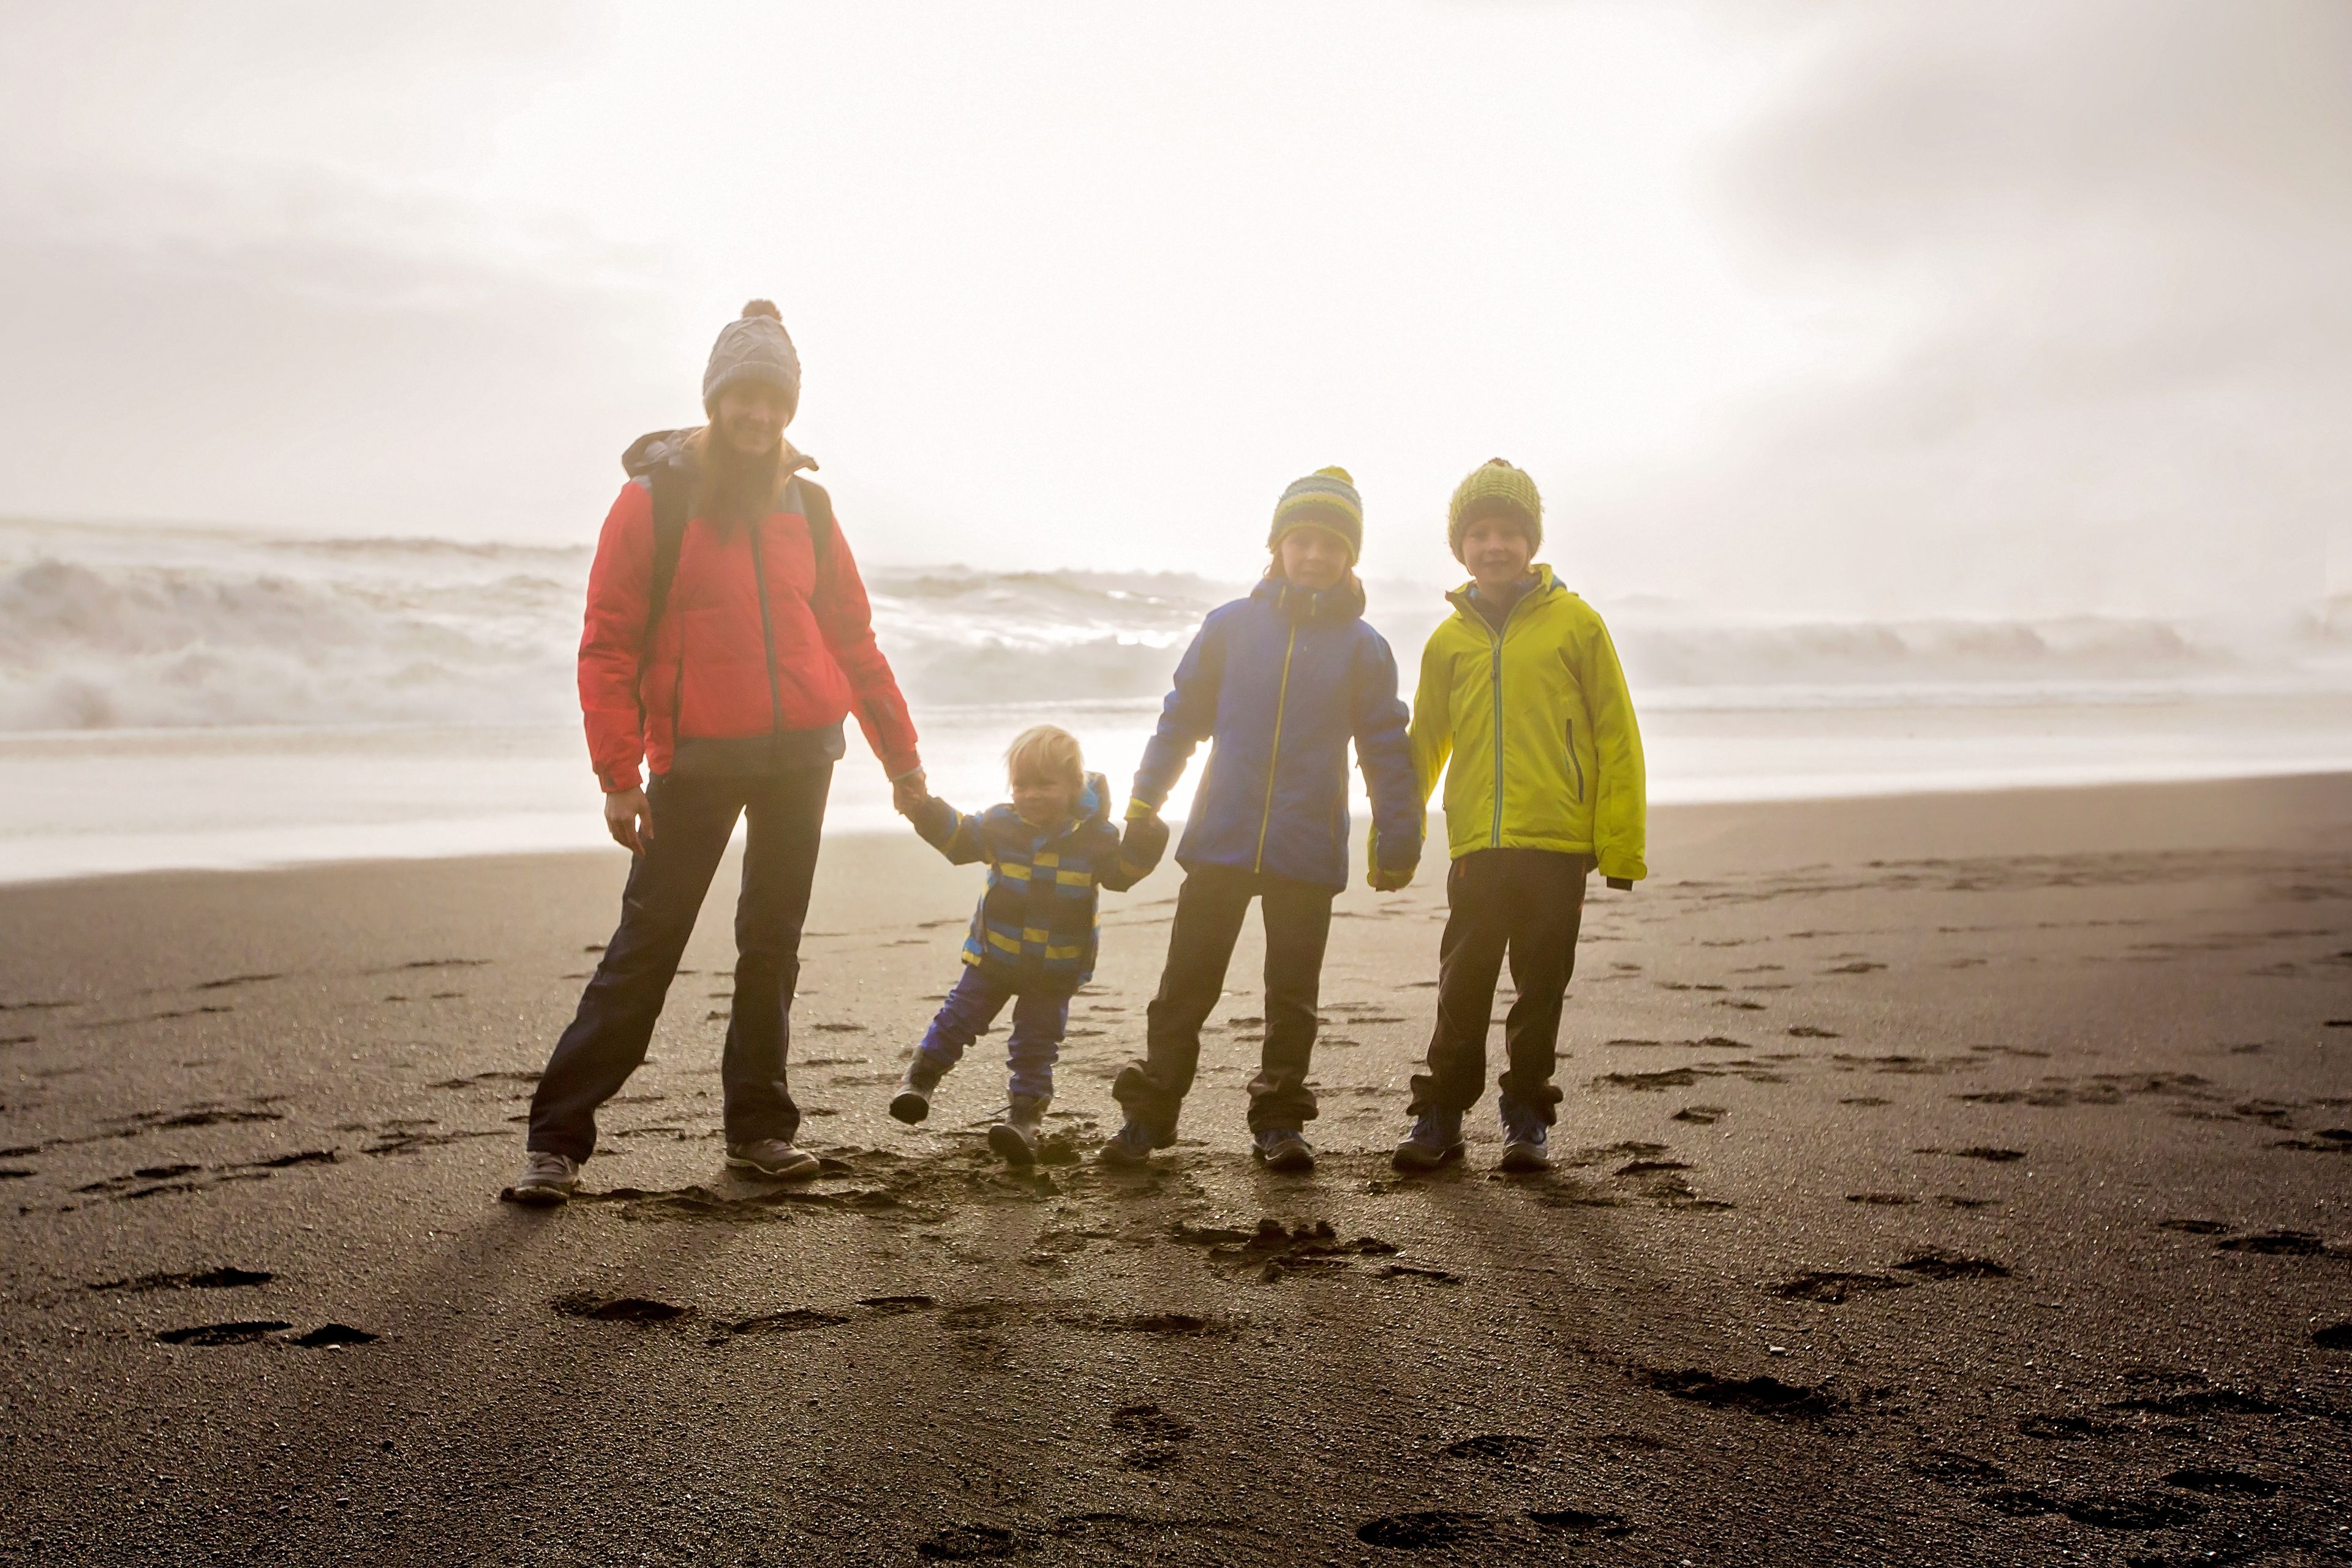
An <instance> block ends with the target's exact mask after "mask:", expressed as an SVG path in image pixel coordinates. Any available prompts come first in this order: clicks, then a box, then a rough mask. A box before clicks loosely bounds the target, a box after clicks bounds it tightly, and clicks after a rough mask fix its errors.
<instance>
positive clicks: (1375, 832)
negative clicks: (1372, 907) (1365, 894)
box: [1364, 822, 1421, 893]
mask: <svg viewBox="0 0 2352 1568" xmlns="http://www.w3.org/2000/svg"><path fill="white" fill-rule="evenodd" d="M1412 852H1413V858H1412V859H1411V860H1409V861H1407V862H1405V864H1403V865H1402V866H1391V865H1387V864H1385V863H1384V861H1383V859H1382V857H1381V825H1380V824H1379V823H1377V822H1375V823H1373V824H1372V826H1371V828H1370V831H1369V832H1367V833H1366V834H1365V835H1364V882H1365V885H1366V886H1368V887H1370V889H1372V891H1374V892H1376V893H1401V892H1402V891H1404V889H1407V888H1409V887H1411V886H1412V873H1413V868H1415V867H1416V866H1418V865H1420V864H1421V843H1420V841H1419V840H1418V839H1415V840H1414V842H1413V845H1412Z"/></svg>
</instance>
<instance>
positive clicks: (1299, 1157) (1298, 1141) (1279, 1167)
mask: <svg viewBox="0 0 2352 1568" xmlns="http://www.w3.org/2000/svg"><path fill="white" fill-rule="evenodd" d="M1250 1152H1251V1153H1253V1154H1255V1155H1256V1156H1257V1157H1258V1158H1259V1159H1260V1160H1261V1161H1263V1162H1265V1168H1266V1169H1267V1170H1269V1171H1289V1172H1298V1171H1311V1170H1313V1169H1314V1168H1315V1150H1314V1148H1313V1146H1312V1145H1310V1144H1309V1143H1308V1142H1307V1139H1306V1137H1305V1136H1304V1135H1303V1134H1302V1133H1300V1131H1298V1129H1297V1128H1296V1127H1262V1128H1260V1129H1259V1130H1258V1131H1256V1132H1255V1133H1254V1134H1252V1135H1251V1138H1250Z"/></svg>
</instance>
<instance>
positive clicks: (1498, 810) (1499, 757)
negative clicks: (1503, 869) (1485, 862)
mask: <svg viewBox="0 0 2352 1568" xmlns="http://www.w3.org/2000/svg"><path fill="white" fill-rule="evenodd" d="M1542 591H1543V584H1541V583H1540V582H1538V584H1536V585H1535V586H1534V587H1532V588H1529V589H1528V591H1527V592H1526V593H1524V594H1522V595H1519V596H1518V598H1517V600H1515V601H1514V602H1513V603H1512V605H1511V607H1510V610H1509V611H1508V612H1507V614H1505V616H1503V624H1502V625H1501V626H1496V625H1495V624H1494V623H1493V622H1492V621H1489V620H1488V619H1487V618H1486V616H1484V615H1481V616H1479V617H1478V624H1479V625H1480V626H1485V627H1486V635H1487V636H1488V637H1491V638H1493V639H1494V647H1493V660H1494V662H1493V666H1492V668H1493V680H1494V698H1495V826H1494V827H1493V829H1492V830H1491V831H1490V832H1489V833H1488V835H1487V839H1486V847H1488V848H1490V849H1500V848H1501V847H1503V634H1504V633H1505V632H1507V631H1508V630H1509V629H1510V626H1511V622H1512V620H1513V619H1514V618H1515V617H1517V615H1518V613H1519V606H1520V605H1524V604H1526V603H1527V602H1528V600H1530V599H1532V598H1534V597H1535V596H1536V595H1538V594H1539V593H1541V592H1542Z"/></svg>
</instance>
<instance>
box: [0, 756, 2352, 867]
mask: <svg viewBox="0 0 2352 1568" xmlns="http://www.w3.org/2000/svg"><path fill="white" fill-rule="evenodd" d="M2325 779H2339V780H2342V781H2344V784H2345V785H2346V788H2347V793H2352V766H2347V765H2345V764H2344V763H2336V762H2329V761H2315V762H2313V763H2309V764H2307V765H2282V766H2276V767H2272V768H2268V769H2259V770H2255V771H2237V770H2234V769H2228V768H2221V769H2217V770H2215V771H2211V772H2200V771H2196V770H2187V771H2183V770H2179V769H2175V770H2173V771H2171V772H2168V773H2164V774H2161V775H2159V776H2148V777H2137V776H2124V777H2115V776H2108V775H2106V774H2097V775H2094V776H2084V777H2072V776H2069V777H2056V778H2035V779H2024V780H2020V779H2017V778H2013V777H2010V776H2005V775H1997V776H1992V777H1989V778H1988V779H1987V780H1986V782H1984V783H1982V784H1956V783H1950V782H1943V783H1940V784H1933V785H1928V786H1924V787H1923V786H1920V785H1919V784H1917V781H1916V780H1914V779H1911V778H1908V777H1906V776H1903V775H1890V776H1887V777H1886V778H1885V779H1884V780H1883V781H1882V782H1881V783H1878V784H1874V785H1862V786H1858V787H1853V788H1849V789H1823V788H1821V787H1819V785H1820V781H1819V780H1818V779H1803V778H1790V779H1788V780H1786V781H1782V785H1783V787H1780V788H1760V789H1759V788H1746V789H1739V790H1733V791H1728V792H1727V793H1724V794H1722V795H1706V794H1702V795H1699V796H1698V797H1696V798H1683V799H1676V800H1672V801H1668V802H1665V803H1663V804H1658V803H1654V804H1653V805H1652V806H1651V817H1652V820H1653V822H1654V823H1655V822H1658V821H1671V820H1672V819H1674V818H1675V817H1678V816H1684V815H1685V814H1691V813H1706V812H1719V811H1730V810H1738V809H1739V808H1742V807H1748V806H1763V805H1781V806H1792V807H1801V806H1805V805H1837V804H1840V803H1855V802H1865V801H1898V802H1899V801H1929V800H1941V799H1952V800H1969V799H1981V798H1984V797H1997V796H2005V795H2021V796H2040V795H2083V794H2085V793H2090V792H2097V791H2104V790H2126V791H2139V790H2167V789H2186V788H2198V787H2203V786H2216V787H2226V786H2230V785H2235V784H2266V783H2281V782H2287V781H2300V780H2325ZM1359 782H1360V781H1359ZM589 806H593V799H591V800H590V801H589V802H588V803H587V805H583V808H582V809H581V811H579V812H577V813H574V812H565V813H560V814H559V813H554V812H546V813H533V814H530V815H528V816H499V817H494V818H475V819H463V818H460V819H451V820H443V821H439V822H436V823H433V824H431V825H430V827H431V831H432V832H433V834H435V835H436V841H435V842H434V843H433V844H431V845H430V846H429V847H419V848H417V849H415V851H413V852H376V853H367V852H364V851H362V852H353V853H345V852H341V850H340V849H338V848H335V847H327V846H324V845H322V846H321V847H320V848H319V850H318V851H317V852H315V853H296V854H292V855H277V856H266V855H258V854H256V855H251V856H247V857H226V856H224V857H222V858H189V859H186V860H184V861H172V860H165V861H163V862H161V863H142V864H136V865H123V866H120V867H108V866H103V865H100V866H97V867H91V866H87V865H79V866H68V867H67V868H62V869H58V870H54V871H49V870H43V869H39V868H37V866H38V861H39V856H37V855H32V856H24V855H22V854H21V852H20V854H19V858H16V859H14V860H11V859H8V858H6V857H5V854H0V891H5V890H7V889H33V888H55V887H59V886H66V885H70V884H73V883H78V882H85V881H101V880H106V881H110V880H116V879H123V878H142V877H163V876H177V875H245V874H253V873H277V872H288V871H298V870H303V869H314V868H367V867H372V866H383V865H400V864H412V863H417V862H435V861H471V860H484V859H488V860H508V859H525V858H540V857H576V856H598V855H603V854H605V853H606V852H608V851H610V850H611V849H613V847H614V846H613V845H612V844H611V843H610V841H609V840H605V839H603V838H601V837H592V834H593V833H594V832H595V829H596V828H599V827H601V824H595V825H593V826H583V820H585V821H589V822H592V823H593V818H589V817H588V816H587V812H588V807H589ZM1350 809H1351V810H1352V811H1353V812H1355V813H1356V814H1357V815H1359V816H1360V815H1361V814H1362V813H1363V811H1364V810H1365V803H1364V801H1363V800H1361V799H1360V798H1358V799H1356V800H1354V801H1352V802H1351V803H1350ZM1429 822H1430V825H1431V826H1430V829H1429V833H1430V837H1429V842H1430V843H1431V844H1433V845H1437V846H1440V847H1442V845H1443V843H1444V812H1443V810H1442V808H1441V807H1439V806H1438V805H1435V804H1434V803H1433V805H1432V807H1431V810H1430V816H1429ZM415 826H416V825H415V824H398V823H393V824H381V825H372V826H368V827H365V828H354V827H352V826H334V827H331V828H325V829H303V828H289V827H266V828H254V829H249V830H247V832H246V833H245V834H244V835H242V836H241V837H244V838H246V839H247V840H252V841H258V840H266V839H269V838H273V837H274V838H278V839H283V838H286V837H295V838H298V839H299V838H300V837H303V836H304V835H305V834H306V833H316V834H317V835H318V836H319V837H322V838H324V837H333V838H362V839H364V838H389V837H396V836H398V835H400V834H402V833H404V832H409V831H413V830H414V829H415ZM1170 826H1171V829H1172V830H1173V832H1174V835H1175V837H1178V838H1181V836H1182V833H1183V822H1182V817H1181V814H1178V813H1173V812H1171V821H1170ZM904 831H906V830H905V829H903V827H901V826H898V825H896V824H895V823H892V824H876V823H870V822H866V821H864V820H862V819H860V818H858V817H856V816H852V817H851V819H850V822H849V825H846V826H832V825H831V824H830V823H829V824H828V826H827V828H826V833H825V838H826V842H827V843H828V844H830V843H835V842H837V841H852V840H859V839H887V838H893V837H898V836H899V835H900V834H901V833H902V832H904ZM737 833H738V841H737V844H736V845H735V846H731V847H730V856H731V855H733V854H736V853H739V852H740V833H741V829H740V826H739V828H738V830H737ZM468 837H471V838H474V839H475V840H476V841H477V842H476V843H475V845H474V846H472V847H462V841H463V840H464V839H466V838H468ZM516 837H521V838H523V839H524V840H525V842H523V843H521V844H520V845H518V844H516V843H514V842H513V839H514V838H516ZM453 838H454V839H457V840H458V841H460V843H459V844H458V845H452V844H451V843H448V842H446V841H445V840H447V839H453ZM534 838H536V839H537V840H538V841H537V842H531V841H530V840H532V839H534ZM22 842H30V843H35V844H39V843H45V842H56V841H53V840H51V841H45V840H37V839H36V840H28V841H22ZM0 850H5V844H0ZM84 858H88V857H87V856H85V857H84ZM28 862H30V863H32V865H33V867H34V868H30V869H26V868H24V867H25V866H26V864H27V863H28ZM1357 869H1358V870H1360V869H1361V868H1360V867H1359V868H1357Z"/></svg>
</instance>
